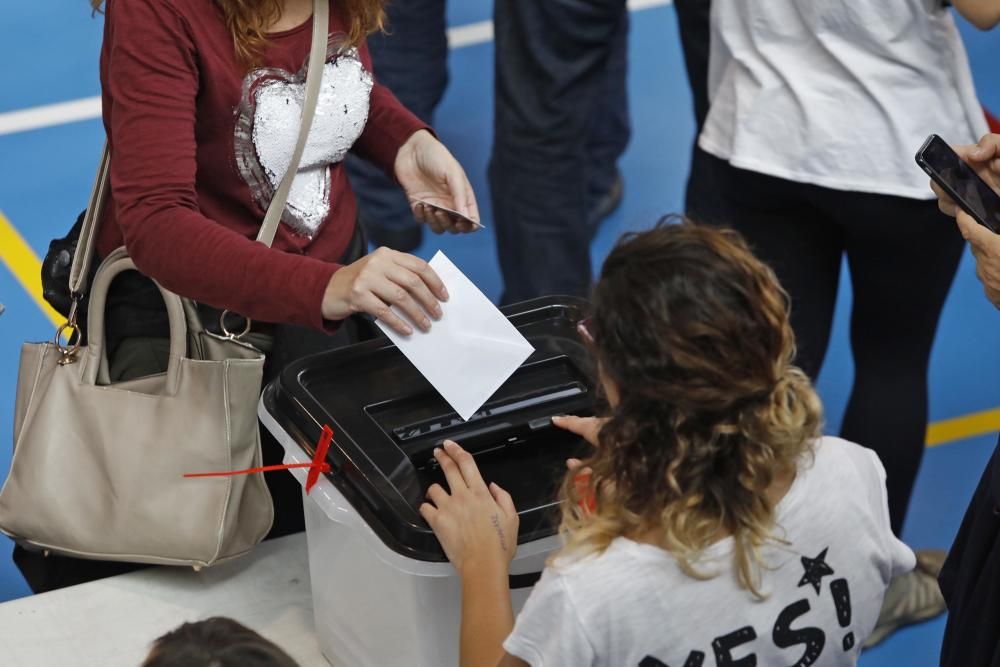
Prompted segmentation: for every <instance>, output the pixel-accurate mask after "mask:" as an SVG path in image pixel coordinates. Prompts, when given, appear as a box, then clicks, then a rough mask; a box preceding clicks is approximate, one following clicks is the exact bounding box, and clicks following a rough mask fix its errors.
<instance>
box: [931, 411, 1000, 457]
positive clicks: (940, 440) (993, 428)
mask: <svg viewBox="0 0 1000 667" xmlns="http://www.w3.org/2000/svg"><path fill="white" fill-rule="evenodd" d="M997 431H1000V408H993V409H992V410H983V411H982V412H973V413H972V414H968V415H962V416H961V417H954V418H952V419H943V420H941V421H939V422H934V423H933V424H928V426H927V446H928V447H934V446H935V445H943V444H945V443H948V442H954V441H956V440H964V439H965V438H973V437H975V436H977V435H986V434H987V433H996V432H997Z"/></svg>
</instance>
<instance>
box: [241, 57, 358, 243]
mask: <svg viewBox="0 0 1000 667" xmlns="http://www.w3.org/2000/svg"><path fill="white" fill-rule="evenodd" d="M331 56H332V59H331V60H329V61H328V62H327V63H326V64H325V65H324V67H323V80H322V84H321V85H320V92H319V100H318V101H317V104H316V115H315V117H314V119H313V124H312V127H311V128H310V130H309V139H308V141H307V142H306V147H305V150H304V151H303V153H302V161H301V163H300V165H299V169H298V173H297V174H296V175H295V180H294V181H293V182H292V188H291V191H290V192H289V195H288V202H287V204H286V205H285V210H284V212H283V213H282V216H281V221H282V222H284V223H285V224H286V225H288V226H290V227H291V228H292V229H293V230H295V231H296V232H297V233H299V234H302V235H303V236H307V237H309V238H312V237H313V236H315V234H316V232H317V230H318V229H319V227H320V225H322V223H323V221H324V220H326V218H327V216H328V215H329V213H330V165H333V164H337V163H338V162H340V161H342V160H343V159H344V156H345V155H346V154H347V151H348V150H350V148H351V146H353V145H354V142H355V141H357V139H358V137H360V136H361V133H362V132H363V131H364V129H365V124H366V123H367V121H368V111H369V96H370V94H371V89H372V86H373V85H374V81H373V79H372V76H371V74H370V73H369V72H368V71H367V70H365V69H364V66H363V65H362V64H361V61H360V60H359V59H358V55H357V50H356V49H352V50H350V51H347V52H338V51H336V50H334V51H333V53H332V54H331ZM243 91H244V92H243V102H242V103H241V105H240V109H239V113H238V116H237V121H236V141H235V149H236V163H237V165H238V166H239V169H240V173H241V174H242V176H243V178H244V179H245V180H246V182H247V184H248V185H249V186H250V190H251V192H252V193H253V195H254V199H255V200H256V201H257V203H258V205H259V206H260V207H261V208H262V209H265V210H266V209H267V206H268V204H269V203H270V201H271V197H272V196H273V194H274V190H275V189H276V188H277V186H278V183H279V182H280V181H281V179H282V177H283V176H284V175H285V171H286V170H287V169H288V165H289V163H290V162H291V158H292V152H293V150H294V149H295V140H296V138H297V137H298V132H299V119H300V117H301V114H302V103H303V98H304V95H305V71H304V69H303V70H302V71H300V72H299V73H297V74H290V73H289V72H286V71H285V70H281V69H275V68H270V69H260V70H256V71H254V72H251V73H250V74H249V75H247V78H246V79H245V80H244V84H243Z"/></svg>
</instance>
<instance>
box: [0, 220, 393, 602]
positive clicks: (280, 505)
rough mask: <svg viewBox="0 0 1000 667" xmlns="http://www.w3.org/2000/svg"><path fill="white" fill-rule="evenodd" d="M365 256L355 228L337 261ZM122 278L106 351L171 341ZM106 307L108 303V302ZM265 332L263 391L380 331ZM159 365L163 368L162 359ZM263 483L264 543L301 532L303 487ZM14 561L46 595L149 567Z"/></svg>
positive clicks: (29, 556) (273, 452)
mask: <svg viewBox="0 0 1000 667" xmlns="http://www.w3.org/2000/svg"><path fill="white" fill-rule="evenodd" d="M366 251H367V241H366V240H365V238H364V234H363V233H362V231H361V228H360V226H359V227H358V231H357V232H356V233H355V235H354V238H353V239H352V240H351V245H350V247H349V248H348V249H347V251H346V252H345V253H344V256H343V257H342V258H341V263H343V264H348V263H350V262H353V261H355V260H356V259H359V258H360V257H362V256H363V255H364V254H365V253H366ZM126 275H130V278H129V279H128V280H126V281H123V287H124V290H123V289H118V290H117V291H116V292H113V296H114V299H113V300H114V301H115V303H114V304H113V305H112V307H111V308H110V309H109V314H108V329H109V331H112V330H113V331H114V332H115V338H114V339H112V338H109V340H108V345H109V349H110V350H114V349H116V348H117V346H118V345H117V342H120V340H122V339H126V338H129V337H135V336H143V337H144V338H147V337H148V338H149V339H150V340H151V341H153V342H155V341H157V340H162V339H163V338H168V337H169V334H168V332H169V328H168V324H167V320H166V312H165V310H163V300H162V299H161V298H160V295H159V292H158V291H157V290H156V288H155V287H154V286H153V285H152V283H151V282H150V281H148V280H146V279H137V278H139V276H138V274H126ZM117 282H118V281H116V283H117ZM109 301H112V299H111V298H110V297H109ZM202 319H203V321H204V325H205V327H206V328H210V329H211V328H213V327H214V328H217V324H216V323H217V321H218V320H217V314H216V315H215V316H214V317H213V316H211V315H209V316H205V315H203V318H202ZM268 330H269V333H271V335H273V337H274V344H273V346H272V349H271V351H270V352H269V353H268V355H267V361H266V363H265V366H264V385H265V386H266V385H267V384H268V383H269V382H271V381H272V380H274V378H276V377H277V376H278V374H279V373H280V372H281V371H282V369H284V368H285V367H286V366H288V364H290V363H291V362H293V361H296V360H298V359H302V358H303V357H307V356H310V355H312V354H316V353H319V352H323V351H326V350H330V349H334V348H336V347H341V346H344V345H349V344H351V343H354V342H358V341H360V340H364V339H368V338H372V337H374V336H375V335H381V334H380V333H379V334H376V332H378V329H377V327H375V325H374V324H373V323H372V322H371V320H370V319H368V318H365V317H361V316H355V317H352V318H350V319H348V320H345V321H344V322H343V324H342V325H341V327H340V329H339V330H338V331H337V332H336V333H335V334H334V335H332V336H331V335H328V334H326V333H323V332H320V331H315V330H312V329H306V328H304V327H295V326H286V325H276V326H273V327H269V328H268ZM116 341H117V342H116ZM112 354H113V352H112ZM163 361H164V364H165V361H166V360H165V358H164V360H163ZM164 371H166V367H165V365H164V367H163V368H159V369H155V368H151V369H148V372H144V373H141V374H140V375H146V374H148V373H155V372H164ZM121 379H123V380H124V379H129V378H121ZM260 435H261V452H262V458H263V462H264V465H275V464H279V463H281V462H282V459H283V458H284V450H283V449H282V447H281V445H280V444H278V442H277V441H276V440H275V439H274V438H273V437H272V436H271V434H270V433H269V432H268V431H267V429H264V428H261V432H260ZM165 444H168V443H165ZM264 481H265V482H266V483H267V487H268V490H269V491H270V492H271V499H272V501H273V502H274V524H273V525H272V526H271V530H270V532H269V533H268V535H267V538H265V539H270V538H272V537H280V536H282V535H288V534H291V533H295V532H300V531H302V530H303V529H304V523H303V516H302V486H301V485H300V484H299V483H298V481H297V480H296V479H295V478H294V477H292V475H291V474H289V473H288V472H286V471H283V470H278V471H274V472H269V473H264ZM13 559H14V563H15V565H17V567H18V569H19V570H20V571H21V574H22V576H24V579H25V581H26V582H27V583H28V586H29V587H30V588H31V590H32V592H34V593H44V592H46V591H51V590H56V589H59V588H64V587H66V586H74V585H76V584H82V583H85V582H88V581H94V580H95V579H103V578H105V577H111V576H115V575H118V574H123V573H125V572H131V571H134V570H138V569H141V568H143V567H147V566H145V565H139V564H136V563H119V562H114V561H97V560H85V559H79V558H68V557H65V556H54V555H50V556H45V555H43V554H42V553H40V552H37V551H28V550H26V549H24V548H22V547H20V546H15V547H14V556H13Z"/></svg>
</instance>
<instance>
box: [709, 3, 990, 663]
mask: <svg viewBox="0 0 1000 667" xmlns="http://www.w3.org/2000/svg"><path fill="white" fill-rule="evenodd" d="M989 1H990V2H992V1H995V0H989ZM945 4H946V3H945V2H943V1H942V0H852V1H851V2H817V1H816V0H713V2H712V17H711V23H712V37H711V56H710V65H709V97H710V109H709V114H708V118H707V120H706V122H705V126H704V129H703V131H702V133H701V136H700V138H699V145H700V146H701V148H702V149H704V150H705V151H707V152H708V153H710V154H711V155H712V156H714V157H713V158H711V162H712V163H713V167H714V168H713V169H712V187H714V188H715V189H716V191H717V195H718V217H719V219H718V220H717V221H715V222H717V223H718V224H722V225H731V226H733V227H735V228H736V229H738V230H739V231H740V232H741V233H742V234H743V235H744V236H745V237H746V238H747V240H748V241H749V243H750V246H751V248H753V250H754V252H755V253H756V254H757V256H758V257H760V258H761V259H763V260H764V261H765V262H767V263H769V264H770V265H771V266H772V267H773V268H774V270H775V272H776V273H777V275H778V279H779V280H780V281H781V284H782V285H783V286H784V287H785V289H786V290H788V293H789V295H790V296H791V300H792V327H793V329H794V330H795V335H796V339H797V341H798V356H797V358H796V363H797V364H798V365H799V366H800V367H801V368H802V369H803V370H804V371H805V372H806V374H807V375H809V376H810V377H811V378H813V379H815V378H816V377H817V376H818V374H819V372H820V368H821V367H822V364H823V359H824V356H825V354H826V350H827V345H828V341H829V337H830V330H831V326H832V322H833V315H834V308H835V304H836V301H837V292H838V286H839V284H840V271H841V266H842V263H843V260H844V257H845V256H846V258H847V262H848V265H849V267H850V273H851V281H852V286H853V301H852V304H851V330H850V336H851V351H852V353H853V356H854V383H853V387H852V391H851V395H850V399H849V400H848V404H847V409H846V411H845V414H844V418H843V422H842V425H841V430H840V435H841V436H842V437H844V438H846V439H848V440H851V441H854V442H860V443H862V444H865V445H868V446H871V447H872V448H873V449H874V450H875V452H876V453H877V454H878V455H879V458H880V459H881V460H882V462H883V463H884V464H885V467H886V470H887V472H888V478H887V488H888V493H889V513H890V516H891V518H892V528H893V531H894V532H895V533H896V535H900V534H901V533H902V529H903V524H904V520H905V518H906V511H907V507H908V506H909V501H910V496H911V494H912V490H913V484H914V481H915V480H916V476H917V472H918V470H919V467H920V461H921V459H922V457H923V452H924V438H925V434H926V428H927V381H928V380H927V376H928V365H929V360H930V354H931V349H932V345H933V342H934V336H935V332H936V329H937V324H938V320H939V317H940V314H941V310H942V308H943V305H944V302H945V298H946V297H947V295H948V292H949V289H950V287H951V284H952V280H953V278H954V276H955V273H956V271H957V269H958V264H959V260H960V259H961V255H962V238H961V236H960V235H959V234H958V231H957V230H956V229H955V226H954V225H953V224H951V223H950V222H949V221H948V220H947V219H946V218H945V217H944V216H943V215H942V214H941V212H940V211H938V210H937V206H936V205H935V203H934V201H933V197H932V195H931V193H930V192H929V191H928V189H927V184H926V176H925V175H924V174H923V172H922V171H921V170H920V168H919V167H918V166H917V165H916V163H915V162H914V160H913V155H914V153H915V152H916V151H917V149H918V148H919V147H920V145H921V144H922V143H923V141H924V140H925V139H926V138H927V136H928V135H929V134H931V133H936V134H939V135H941V136H942V137H944V138H945V139H946V140H948V141H950V142H952V143H960V144H965V143H972V142H974V141H975V138H976V137H978V136H980V135H981V134H982V133H983V132H985V131H986V119H985V115H984V113H983V110H982V107H981V105H980V103H979V101H978V99H977V97H976V92H975V89H974V87H973V82H972V76H971V73H970V70H969V64H968V60H967V57H966V54H965V49H964V47H963V44H962V40H961V37H960V35H959V33H958V30H957V28H956V26H955V22H954V19H953V17H952V14H951V12H950V11H949V10H948V9H947V7H946V6H945ZM955 4H956V6H957V8H959V9H961V10H964V11H967V12H969V13H970V15H973V13H974V12H977V11H978V12H979V13H978V14H975V16H976V17H978V20H986V19H988V16H985V9H984V8H983V7H978V6H977V7H972V5H982V4H988V2H984V0H959V2H956V3H955ZM706 222H713V221H709V220H706ZM917 555H918V567H917V568H916V569H915V570H914V571H913V572H912V573H910V574H909V575H907V576H905V577H902V578H901V579H900V580H899V581H897V582H894V583H893V586H892V589H891V591H890V593H889V595H888V596H887V602H886V608H885V610H884V613H883V617H882V618H881V619H880V622H879V627H878V630H877V631H876V632H875V633H874V635H873V636H872V638H871V640H870V643H871V644H874V643H877V642H878V641H881V640H882V639H884V638H885V637H887V636H888V635H889V634H890V633H891V632H893V631H894V630H895V629H896V628H898V627H900V626H902V625H906V624H908V623H914V622H918V621H922V620H925V619H927V618H931V617H933V616H936V615H937V614H939V613H941V612H943V611H944V608H945V605H944V600H943V598H942V597H941V594H940V591H939V590H938V587H937V583H936V576H937V573H938V571H939V569H940V566H941V563H942V562H943V560H944V552H943V551H941V550H922V551H919V552H918V554H917Z"/></svg>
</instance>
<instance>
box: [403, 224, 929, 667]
mask: <svg viewBox="0 0 1000 667" xmlns="http://www.w3.org/2000/svg"><path fill="white" fill-rule="evenodd" d="M581 334H582V335H583V337H584V339H585V340H586V341H587V342H588V344H589V345H590V347H591V349H592V351H593V355H594V358H595V360H596V362H597V364H596V365H597V368H598V374H599V378H600V383H601V386H602V388H603V390H604V393H605V395H606V396H607V401H608V404H609V406H610V412H609V415H608V416H607V417H606V418H603V419H595V418H590V419H581V418H574V417H566V418H555V419H554V421H555V423H556V425H557V426H559V427H561V428H565V429H568V430H570V431H573V432H575V433H578V434H580V435H582V436H584V437H585V438H586V439H587V440H589V441H590V442H591V444H592V445H593V446H594V449H593V451H592V453H591V455H590V456H589V457H587V458H586V459H584V460H583V461H571V462H570V471H569V472H568V473H567V476H566V479H565V481H564V483H563V486H562V490H561V499H562V501H563V502H562V524H561V534H562V536H563V538H564V540H565V545H564V548H563V550H562V551H561V552H560V553H559V554H558V555H557V557H556V558H555V559H554V560H553V561H552V562H550V564H549V566H548V567H547V568H546V569H545V572H544V573H543V575H542V578H541V580H540V581H539V582H538V584H536V586H535V588H534V590H533V591H532V593H531V596H530V597H529V599H528V601H527V603H526V604H525V607H524V609H523V610H522V611H521V613H520V615H519V616H518V618H517V621H516V624H515V622H514V618H513V614H512V609H511V599H510V593H509V589H508V584H507V582H508V566H509V563H510V561H511V559H512V558H513V556H514V551H515V549H516V544H517V510H516V508H515V507H514V505H513V503H512V501H511V498H510V496H509V495H508V494H507V493H506V492H505V491H504V490H503V489H501V488H499V487H498V486H496V485H495V484H489V485H487V483H486V481H484V480H483V479H482V477H481V476H480V473H479V471H478V469H477V467H476V463H475V460H474V458H473V457H472V456H471V455H470V454H468V453H467V452H465V451H464V450H462V449H461V447H460V446H459V445H458V444H455V443H451V442H449V443H446V445H445V447H444V448H443V449H439V450H438V451H437V452H436V453H435V456H436V458H437V460H438V462H439V463H440V465H441V467H442V469H443V471H444V474H445V477H446V479H447V484H448V487H449V489H448V491H446V490H445V489H444V488H442V487H441V486H438V485H435V486H432V487H431V488H430V489H429V490H428V501H427V503H425V504H424V505H423V506H422V507H421V514H422V515H423V516H424V518H425V519H426V520H427V522H428V523H429V524H430V526H431V528H432V529H433V530H434V532H435V534H436V535H437V536H438V538H439V540H440V541H441V544H442V546H443V547H444V550H445V553H446V554H447V555H448V557H449V559H450V560H451V562H452V563H453V564H454V565H455V567H456V569H457V570H458V572H459V574H460V576H461V581H462V628H461V665H462V667H472V666H475V667H482V666H485V665H502V666H504V667H516V666H523V665H531V666H532V667H542V666H563V665H572V666H574V667H583V666H588V665H592V666H608V667H663V666H665V665H670V666H672V667H682V666H683V667H701V666H705V667H707V666H708V665H718V666H721V665H744V664H746V665H752V664H759V665H779V664H781V665H790V664H796V665H824V666H827V665H854V664H856V661H857V657H858V654H859V652H860V650H861V644H862V642H863V641H864V639H865V638H866V637H867V636H868V633H869V632H871V630H872V628H873V627H874V625H875V622H876V618H877V616H878V613H879V608H880V606H881V603H882V597H883V594H884V592H885V590H886V588H887V586H888V585H889V581H890V580H891V579H892V578H893V577H895V576H898V575H900V574H902V573H904V572H906V571H908V570H910V569H912V568H913V567H914V562H915V558H914V555H913V552H912V551H910V550H909V548H907V547H906V546H905V545H904V544H902V543H901V542H900V541H898V540H897V539H896V538H895V537H894V536H893V534H892V530H891V529H890V526H889V513H888V507H887V501H886V490H885V472H884V470H883V469H882V465H881V464H880V463H879V460H878V458H877V457H876V456H875V454H874V453H873V452H872V451H871V450H868V449H864V448H862V447H860V446H858V445H855V444H852V443H850V442H846V441H844V440H840V439H837V438H821V437H819V432H820V426H821V419H822V415H821V406H820V403H819V399H818V397H817V395H816V393H815V391H814V390H813V388H812V385H811V383H810V381H809V379H808V378H807V377H806V376H805V375H804V374H803V373H802V371H800V370H799V369H798V368H796V367H795V366H793V365H792V357H793V355H794V349H795V342H794V336H793V333H792V329H791V326H790V324H789V320H788V302H787V297H786V296H785V294H784V293H783V291H782V290H781V288H780V287H779V285H778V283H777V281H776V279H775V276H774V274H773V272H772V271H771V270H770V269H769V268H767V267H766V266H765V265H764V264H763V263H762V262H760V261H759V260H757V259H756V258H755V257H754V256H753V255H752V254H751V253H750V251H749V250H748V249H747V246H746V244H745V243H744V242H743V241H742V240H741V239H740V237H739V236H738V235H737V234H736V233H734V232H731V231H730V232H726V231H720V230H716V229H713V228H710V227H699V226H695V225H692V224H689V223H683V224H671V225H659V226H657V227H656V228H655V229H653V230H651V231H647V232H643V233H639V234H632V235H628V236H625V237H624V238H623V239H622V240H621V241H619V243H618V245H616V247H615V248H614V249H613V250H612V252H611V254H610V255H609V256H608V258H607V260H606V261H605V263H604V267H603V270H602V273H601V277H600V280H599V282H598V284H597V286H596V288H595V291H594V299H593V316H592V317H591V318H589V319H588V320H585V321H584V323H583V324H582V325H581Z"/></svg>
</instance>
